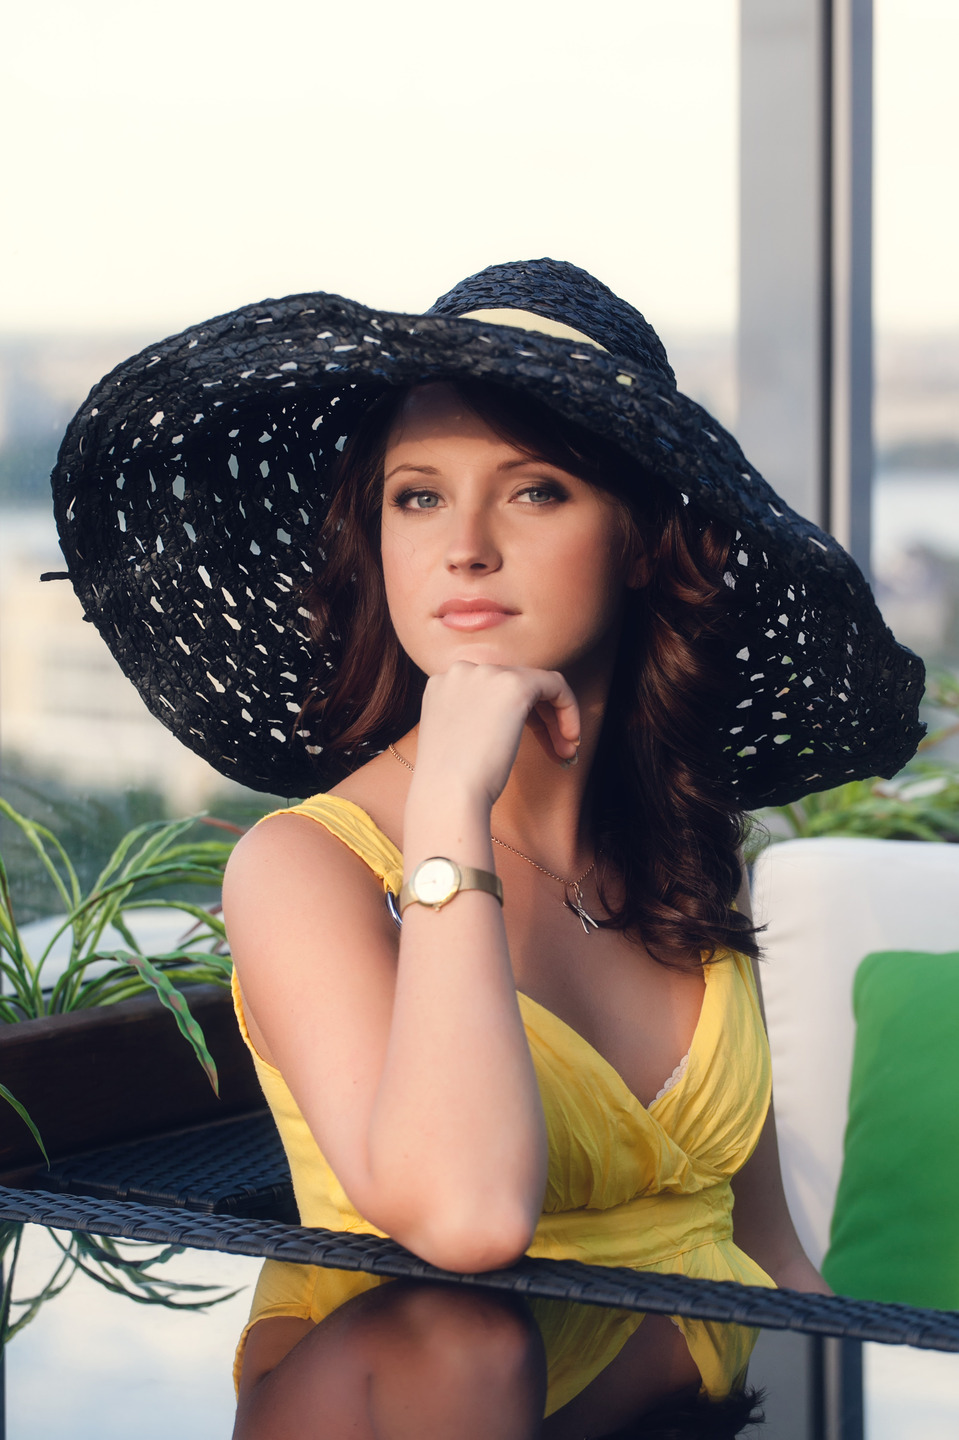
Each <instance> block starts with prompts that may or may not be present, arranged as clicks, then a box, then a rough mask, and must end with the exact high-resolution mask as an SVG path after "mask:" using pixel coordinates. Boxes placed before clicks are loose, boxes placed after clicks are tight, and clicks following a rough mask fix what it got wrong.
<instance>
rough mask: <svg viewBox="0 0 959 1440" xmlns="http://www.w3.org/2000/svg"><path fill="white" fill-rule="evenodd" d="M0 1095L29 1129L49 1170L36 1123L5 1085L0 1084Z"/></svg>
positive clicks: (47, 1156) (48, 1163)
mask: <svg viewBox="0 0 959 1440" xmlns="http://www.w3.org/2000/svg"><path fill="white" fill-rule="evenodd" d="M0 1097H2V1098H3V1099H4V1100H6V1102H7V1104H8V1105H12V1106H13V1108H14V1110H16V1112H17V1114H18V1115H19V1116H20V1119H21V1120H22V1121H23V1123H24V1125H26V1127H27V1129H28V1130H29V1131H30V1134H31V1135H32V1136H33V1138H34V1140H36V1142H37V1144H38V1145H39V1146H40V1149H41V1151H42V1152H43V1158H44V1160H46V1162H47V1169H48V1170H49V1168H50V1156H49V1155H48V1154H47V1147H46V1146H45V1145H44V1143H43V1141H42V1140H41V1138H40V1131H39V1130H38V1129H37V1127H36V1125H34V1123H33V1121H32V1120H31V1118H30V1116H29V1115H28V1114H27V1111H26V1110H25V1109H24V1107H23V1106H22V1105H21V1104H20V1101H19V1100H18V1099H17V1097H16V1096H15V1095H12V1094H11V1093H10V1091H9V1090H8V1089H7V1087H6V1085H0Z"/></svg>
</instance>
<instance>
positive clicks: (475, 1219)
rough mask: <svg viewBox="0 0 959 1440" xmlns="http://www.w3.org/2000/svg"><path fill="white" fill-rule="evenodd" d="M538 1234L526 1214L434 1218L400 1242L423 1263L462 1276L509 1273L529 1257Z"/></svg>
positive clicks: (518, 1212) (533, 1221) (464, 1215)
mask: <svg viewBox="0 0 959 1440" xmlns="http://www.w3.org/2000/svg"><path fill="white" fill-rule="evenodd" d="M535 1233H536V1221H535V1220H531V1219H530V1216H529V1215H527V1214H525V1213H523V1212H522V1211H515V1210H511V1211H499V1212H496V1211H492V1210H490V1209H484V1211H483V1212H482V1213H475V1212H474V1213H465V1214H461V1215H457V1216H452V1215H448V1216H439V1215H433V1216H431V1217H430V1218H429V1221H428V1222H427V1223H425V1224H423V1225H422V1226H420V1227H417V1231H416V1233H415V1234H413V1233H411V1234H410V1235H409V1236H406V1237H402V1236H399V1235H397V1236H396V1238H397V1239H398V1240H402V1243H403V1244H404V1245H406V1247H407V1249H409V1250H412V1251H413V1253H414V1254H415V1255H418V1256H419V1257H420V1259H421V1260H425V1261H427V1263H428V1264H430V1265H435V1266H437V1268H438V1269H440V1270H452V1271H454V1272H455V1273H456V1274H460V1275H476V1274H481V1273H482V1272H483V1271H485V1270H505V1269H506V1268H507V1267H508V1266H510V1265H515V1264H516V1262H517V1261H518V1260H521V1259H522V1258H523V1256H524V1255H525V1253H526V1251H527V1250H528V1249H529V1246H530V1245H531V1244H532V1241H533V1236H534V1235H535Z"/></svg>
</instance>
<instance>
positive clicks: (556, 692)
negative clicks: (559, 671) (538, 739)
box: [534, 675, 580, 761]
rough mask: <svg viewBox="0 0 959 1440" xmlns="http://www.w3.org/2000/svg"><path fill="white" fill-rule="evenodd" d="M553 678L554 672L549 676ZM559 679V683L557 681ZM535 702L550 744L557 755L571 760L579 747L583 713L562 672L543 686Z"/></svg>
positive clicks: (535, 711)
mask: <svg viewBox="0 0 959 1440" xmlns="http://www.w3.org/2000/svg"><path fill="white" fill-rule="evenodd" d="M550 679H551V681H552V680H553V676H552V675H551V676H550ZM557 682H558V683H557ZM544 692H545V693H543V694H541V696H540V698H539V700H538V701H537V702H536V705H535V706H534V713H535V714H536V716H537V719H538V721H539V722H540V723H541V724H542V726H543V727H544V728H545V730H546V732H547V735H548V737H549V742H550V746H551V748H552V750H553V752H554V754H555V755H556V756H557V758H558V759H560V760H563V761H570V760H572V759H573V757H574V756H575V755H576V752H577V749H578V747H579V733H580V715H579V705H578V704H577V701H576V696H575V695H574V694H573V692H572V690H571V689H570V687H569V686H568V685H567V684H566V681H565V680H564V679H563V677H562V676H561V675H556V676H555V681H554V683H551V684H550V685H547V686H544Z"/></svg>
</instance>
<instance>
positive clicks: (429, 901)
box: [413, 856, 460, 905]
mask: <svg viewBox="0 0 959 1440" xmlns="http://www.w3.org/2000/svg"><path fill="white" fill-rule="evenodd" d="M459 885H460V872H459V869H458V868H457V866H455V865H454V864H453V862H452V860H444V859H443V858H442V856H436V857H434V858H433V859H432V860H424V861H423V862H422V864H420V865H417V867H416V872H415V874H414V876H413V889H414V891H415V893H416V898H417V900H419V901H421V902H422V904H424V905H442V904H443V902H444V901H446V900H451V899H452V898H453V896H454V895H455V894H456V892H457V890H458V889H459Z"/></svg>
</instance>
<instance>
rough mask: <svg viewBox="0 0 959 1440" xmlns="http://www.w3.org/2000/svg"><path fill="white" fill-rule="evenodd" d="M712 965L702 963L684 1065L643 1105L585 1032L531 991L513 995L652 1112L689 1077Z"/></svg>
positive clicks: (634, 1101)
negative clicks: (674, 1078) (700, 996)
mask: <svg viewBox="0 0 959 1440" xmlns="http://www.w3.org/2000/svg"><path fill="white" fill-rule="evenodd" d="M716 963H717V962H716V961H714V962H713V964H716ZM712 968H713V965H706V966H704V967H703V979H704V981H705V985H706V989H705V992H704V994H703V1003H702V1005H701V1006H700V1010H699V1019H698V1020H697V1021H696V1028H695V1030H694V1031H693V1036H692V1039H691V1040H690V1042H689V1049H688V1050H687V1051H686V1054H685V1056H684V1057H683V1058H684V1059H685V1060H687V1061H688V1063H687V1065H686V1068H685V1070H684V1071H683V1074H682V1075H681V1076H680V1077H679V1079H678V1080H677V1081H676V1084H675V1085H671V1086H670V1087H669V1089H668V1090H667V1091H666V1092H665V1093H664V1094H661V1095H658V1096H655V1097H654V1098H653V1099H652V1100H651V1101H650V1102H649V1104H648V1105H644V1104H643V1102H642V1100H640V1098H639V1096H638V1095H637V1094H636V1092H635V1091H634V1090H631V1089H630V1088H629V1086H628V1085H627V1083H626V1081H625V1080H624V1079H623V1077H622V1075H621V1074H620V1073H619V1071H618V1070H617V1069H616V1066H615V1065H614V1064H613V1063H612V1061H611V1060H607V1058H606V1056H605V1055H604V1054H603V1053H602V1051H600V1050H597V1049H596V1046H595V1045H593V1044H592V1043H591V1042H590V1041H589V1040H587V1039H586V1037H585V1035H582V1034H581V1033H580V1032H579V1031H578V1030H576V1029H575V1028H574V1027H573V1026H572V1025H570V1024H569V1023H568V1021H566V1020H564V1019H563V1018H562V1016H560V1015H557V1014H556V1011H555V1010H550V1009H549V1007H548V1006H546V1005H541V1004H540V1002H539V1001H538V1000H534V999H533V997H532V995H527V994H526V992H525V990H520V989H518V988H517V991H516V996H517V999H518V1000H519V1003H520V1009H521V1010H522V1009H523V1008H524V1007H526V1006H531V1007H532V1008H533V1009H534V1010H536V1011H538V1012H539V1014H540V1015H545V1016H547V1018H548V1020H549V1023H550V1024H551V1025H555V1026H556V1027H557V1028H558V1029H559V1030H561V1031H562V1032H563V1033H564V1034H565V1035H567V1036H572V1037H573V1039H574V1041H575V1042H576V1044H577V1045H578V1046H579V1047H580V1048H582V1049H583V1050H585V1051H586V1052H587V1053H588V1055H589V1059H590V1063H591V1064H592V1065H593V1066H594V1067H595V1068H596V1069H598V1070H601V1071H602V1072H603V1074H604V1075H605V1076H606V1077H607V1079H608V1080H609V1081H611V1082H612V1083H613V1085H614V1086H615V1088H616V1089H618V1090H621V1091H623V1093H624V1094H625V1095H626V1096H627V1097H628V1100H629V1103H630V1105H634V1106H636V1107H637V1108H638V1109H639V1110H641V1111H642V1112H643V1114H645V1115H649V1116H652V1114H653V1111H654V1110H655V1109H656V1106H657V1105H659V1104H660V1102H661V1101H663V1100H667V1099H668V1098H669V1096H670V1095H675V1094H677V1093H678V1091H680V1090H682V1088H683V1086H684V1085H685V1084H686V1081H687V1079H688V1077H689V1073H690V1071H691V1069H692V1068H693V1058H694V1056H695V1054H696V1053H697V1051H698V1049H699V1044H698V1042H699V1038H700V1035H701V1034H702V1031H703V1021H704V1018H705V1015H706V1006H707V1005H708V1004H709V993H710V971H711V970H712ZM680 1064H682V1061H680Z"/></svg>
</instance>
